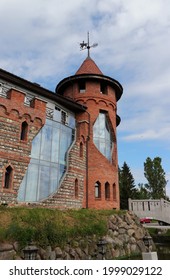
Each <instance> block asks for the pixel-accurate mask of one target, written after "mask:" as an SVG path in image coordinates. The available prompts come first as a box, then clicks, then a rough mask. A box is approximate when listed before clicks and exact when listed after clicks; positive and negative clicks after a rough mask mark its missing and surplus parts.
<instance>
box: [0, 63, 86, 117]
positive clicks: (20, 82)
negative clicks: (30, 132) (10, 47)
mask: <svg viewBox="0 0 170 280" xmlns="http://www.w3.org/2000/svg"><path fill="white" fill-rule="evenodd" d="M0 78H1V79H4V80H6V81H8V82H10V83H13V84H14V85H16V86H19V87H23V88H24V89H26V90H30V91H32V92H34V93H37V94H39V95H40V96H43V97H46V98H48V99H50V100H53V101H56V102H58V103H60V104H61V105H63V106H65V107H66V108H68V109H70V110H74V111H76V112H78V111H80V112H82V111H85V110H86V107H85V106H83V105H81V104H78V103H76V102H74V101H73V100H70V99H68V98H66V97H63V96H61V95H56V94H55V92H52V91H50V90H48V89H45V88H43V87H41V86H40V85H38V84H36V83H33V82H30V81H27V80H25V79H23V78H21V77H18V76H16V75H14V74H12V73H9V72H7V71H5V70H3V69H1V68H0Z"/></svg>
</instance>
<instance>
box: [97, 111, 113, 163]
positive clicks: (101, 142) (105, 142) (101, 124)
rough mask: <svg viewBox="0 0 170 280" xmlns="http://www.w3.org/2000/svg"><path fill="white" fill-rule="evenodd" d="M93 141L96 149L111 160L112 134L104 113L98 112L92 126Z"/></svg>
mask: <svg viewBox="0 0 170 280" xmlns="http://www.w3.org/2000/svg"><path fill="white" fill-rule="evenodd" d="M93 142H94V144H95V145H96V147H97V148H98V150H99V151H100V152H101V153H102V154H103V155H104V156H105V157H106V158H107V159H108V160H109V161H111V154H112V144H113V140H112V136H111V131H110V129H109V123H108V120H107V117H106V114H105V113H99V115H98V118H97V119H96V121H95V123H94V126H93Z"/></svg>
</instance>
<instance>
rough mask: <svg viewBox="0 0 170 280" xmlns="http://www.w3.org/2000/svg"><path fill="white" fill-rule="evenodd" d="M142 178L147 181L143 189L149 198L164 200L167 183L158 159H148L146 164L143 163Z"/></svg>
mask: <svg viewBox="0 0 170 280" xmlns="http://www.w3.org/2000/svg"><path fill="white" fill-rule="evenodd" d="M144 176H145V177H146V179H147V181H148V183H147V184H145V187H146V189H147V190H148V192H149V194H150V198H152V199H160V198H165V197H166V184H167V181H166V179H165V172H164V170H163V168H162V165H161V158H160V157H155V158H154V159H153V160H151V159H150V158H149V157H148V158H147V159H146V162H144Z"/></svg>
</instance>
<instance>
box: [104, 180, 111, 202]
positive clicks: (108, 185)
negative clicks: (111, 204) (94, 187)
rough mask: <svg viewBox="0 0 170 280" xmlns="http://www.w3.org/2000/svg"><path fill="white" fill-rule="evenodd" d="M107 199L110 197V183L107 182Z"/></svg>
mask: <svg viewBox="0 0 170 280" xmlns="http://www.w3.org/2000/svg"><path fill="white" fill-rule="evenodd" d="M105 199H110V184H109V183H108V182H106V183H105Z"/></svg>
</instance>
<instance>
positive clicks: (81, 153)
mask: <svg viewBox="0 0 170 280" xmlns="http://www.w3.org/2000/svg"><path fill="white" fill-rule="evenodd" d="M80 157H81V158H82V157H83V143H82V142H81V143H80Z"/></svg>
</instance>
